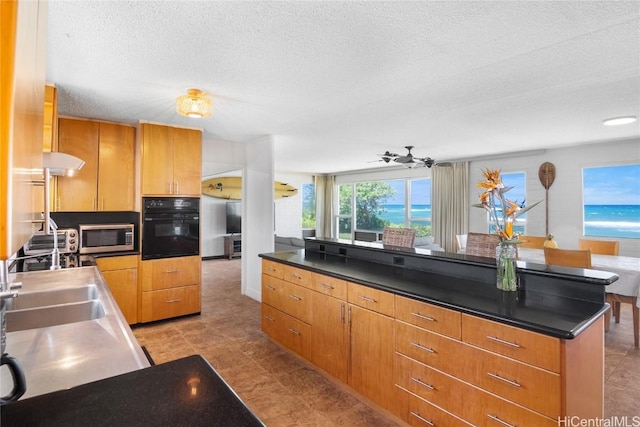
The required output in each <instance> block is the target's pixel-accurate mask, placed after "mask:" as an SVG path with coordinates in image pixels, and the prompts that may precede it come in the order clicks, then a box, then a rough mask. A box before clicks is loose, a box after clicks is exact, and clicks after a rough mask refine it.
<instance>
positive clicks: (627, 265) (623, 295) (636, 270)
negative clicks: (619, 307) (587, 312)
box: [518, 248, 640, 347]
mask: <svg viewBox="0 0 640 427" xmlns="http://www.w3.org/2000/svg"><path fill="white" fill-rule="evenodd" d="M518 260H519V261H524V262H532V263H537V264H546V263H545V259H544V250H543V249H533V248H518ZM591 270H600V271H608V272H611V273H615V274H617V275H618V277H619V278H618V280H616V281H615V282H613V283H611V284H609V285H607V287H606V290H605V293H606V294H607V301H608V302H611V303H612V302H615V301H620V300H622V301H625V302H630V303H631V304H635V307H633V309H632V311H633V312H634V341H635V346H636V347H637V346H638V328H639V326H638V324H637V323H638V320H636V317H637V316H638V314H637V313H638V309H639V308H640V258H635V257H628V256H618V255H600V254H591ZM610 318H611V311H608V312H607V314H606V315H605V330H608V329H609V323H610ZM616 321H618V319H616Z"/></svg>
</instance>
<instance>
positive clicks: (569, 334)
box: [258, 250, 610, 339]
mask: <svg viewBox="0 0 640 427" xmlns="http://www.w3.org/2000/svg"><path fill="white" fill-rule="evenodd" d="M300 251H301V250H297V251H294V250H292V251H284V252H294V253H299V252H300ZM278 253H282V252H278ZM278 253H276V252H271V253H262V254H258V256H259V257H260V258H263V259H268V260H271V261H275V262H279V263H282V264H287V265H290V266H292V267H297V268H302V269H304V270H309V271H313V272H316V273H322V274H325V275H327V276H330V277H335V278H337V279H342V280H348V281H350V282H354V283H358V284H362V285H365V286H369V287H372V288H375V289H379V290H382V291H386V292H390V293H393V294H395V295H401V296H405V297H408V298H412V299H415V300H418V301H423V302H427V303H430V304H434V305H437V306H440V307H444V308H448V309H454V310H457V311H460V312H462V313H466V314H471V315H474V316H477V317H482V318H484V319H488V320H493V321H496V322H499V323H503V324H506V325H510V326H515V327H518V328H524V329H527V330H529V331H532V332H538V333H541V334H544V335H548V336H552V337H555V338H561V339H573V338H575V337H576V336H578V335H579V334H580V333H581V332H583V331H584V330H585V329H587V328H588V327H589V326H590V325H591V324H592V323H594V322H595V321H596V320H597V319H598V318H599V317H600V316H601V315H603V314H604V313H606V312H607V310H609V309H610V305H609V304H608V303H604V305H603V306H602V308H601V309H599V310H598V311H597V312H595V313H594V314H593V315H592V316H591V317H590V318H588V319H586V320H584V321H582V322H580V323H579V324H578V325H577V327H575V328H573V329H571V330H570V331H566V330H561V329H555V328H549V327H545V326H542V325H539V324H535V323H529V322H521V321H516V320H514V319H509V318H507V317H502V316H499V315H495V314H491V313H487V312H484V311H480V310H474V309H473V308H469V307H465V306H460V305H456V304H451V303H447V302H443V301H440V300H436V299H432V298H428V297H423V296H420V295H416V294H413V293H409V292H403V291H402V290H399V289H397V288H392V287H389V286H384V285H381V284H379V283H375V282H370V281H366V280H362V279H358V278H354V277H351V276H344V275H341V274H338V273H333V272H331V271H327V270H322V269H318V268H313V267H310V266H308V265H304V264H300V263H297V262H292V261H289V260H286V259H283V258H279V257H278V256H277V254H278ZM485 265H486V264H485ZM546 275H548V276H551V275H552V274H546ZM599 284H600V285H602V284H601V283H599Z"/></svg>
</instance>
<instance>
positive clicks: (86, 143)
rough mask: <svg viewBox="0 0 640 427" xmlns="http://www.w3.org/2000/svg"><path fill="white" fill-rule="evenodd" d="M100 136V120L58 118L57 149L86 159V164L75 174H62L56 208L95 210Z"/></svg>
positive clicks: (61, 209) (64, 209)
mask: <svg viewBox="0 0 640 427" xmlns="http://www.w3.org/2000/svg"><path fill="white" fill-rule="evenodd" d="M99 136H100V123H98V122H93V121H89V120H74V119H60V120H59V122H58V151H60V152H62V153H67V154H71V155H73V156H76V157H78V158H80V159H82V160H84V166H83V167H82V169H81V170H79V171H77V172H76V173H75V174H74V175H73V176H59V177H58V178H57V180H58V184H57V185H58V187H57V197H56V199H57V200H56V204H55V206H54V209H55V210H58V211H92V210H96V205H97V199H96V197H97V189H98V150H99ZM52 210H53V209H52Z"/></svg>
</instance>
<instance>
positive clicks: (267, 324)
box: [261, 303, 285, 342]
mask: <svg viewBox="0 0 640 427" xmlns="http://www.w3.org/2000/svg"><path fill="white" fill-rule="evenodd" d="M284 318H285V314H284V313H282V312H281V311H279V310H276V309H275V308H273V307H271V306H270V305H267V304H264V303H263V304H262V321H261V325H262V331H263V332H264V333H265V334H267V335H269V336H270V337H271V338H272V339H274V340H275V341H278V342H282V339H283V336H284Z"/></svg>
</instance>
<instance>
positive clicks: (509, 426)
mask: <svg viewBox="0 0 640 427" xmlns="http://www.w3.org/2000/svg"><path fill="white" fill-rule="evenodd" d="M487 417H489V418H491V419H492V420H493V421H495V422H497V423H500V424H502V425H503V426H507V427H516V426H515V424H509V423H507V422H505V421H502V420H501V419H500V418H498V417H497V416H496V415H491V414H487Z"/></svg>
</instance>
